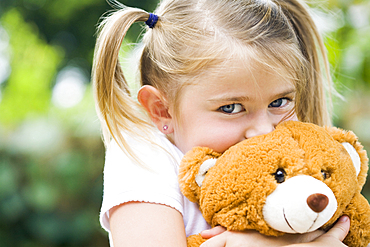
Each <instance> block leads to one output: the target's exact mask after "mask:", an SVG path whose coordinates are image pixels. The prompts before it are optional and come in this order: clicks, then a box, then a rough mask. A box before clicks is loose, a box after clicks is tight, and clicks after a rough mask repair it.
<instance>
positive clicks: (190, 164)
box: [179, 147, 221, 203]
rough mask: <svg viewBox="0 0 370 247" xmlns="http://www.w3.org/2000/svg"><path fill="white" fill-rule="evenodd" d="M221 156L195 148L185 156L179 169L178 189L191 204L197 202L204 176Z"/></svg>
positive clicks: (207, 149) (208, 150)
mask: <svg viewBox="0 0 370 247" xmlns="http://www.w3.org/2000/svg"><path fill="white" fill-rule="evenodd" d="M220 156H221V154H220V153H217V152H214V151H213V150H212V149H210V148H206V147H196V148H193V149H192V150H191V151H189V152H188V153H186V154H185V156H184V157H183V159H182V161H181V165H180V169H179V183H180V189H181V192H182V193H183V195H184V196H186V197H187V198H188V199H189V200H190V201H192V202H196V203H197V202H198V200H199V194H200V186H201V184H202V182H203V179H204V176H205V174H206V173H207V171H208V169H210V168H211V167H212V166H213V165H214V164H215V162H216V160H217V158H218V157H220Z"/></svg>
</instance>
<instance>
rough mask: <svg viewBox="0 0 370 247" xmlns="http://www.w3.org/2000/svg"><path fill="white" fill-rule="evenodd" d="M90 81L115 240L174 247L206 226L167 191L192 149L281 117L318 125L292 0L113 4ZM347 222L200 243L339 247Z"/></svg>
mask: <svg viewBox="0 0 370 247" xmlns="http://www.w3.org/2000/svg"><path fill="white" fill-rule="evenodd" d="M116 4H117V3H116ZM134 22H146V24H147V25H148V28H147V32H146V33H145V35H144V38H143V42H142V43H143V50H142V54H141V58H140V66H139V69H140V80H141V86H142V87H141V89H140V90H139V92H138V95H137V98H138V101H139V102H140V104H138V103H136V101H135V100H134V99H132V98H131V97H130V90H129V88H128V86H127V82H126V80H125V77H124V75H123V72H122V69H121V67H120V63H119V60H118V55H119V50H120V46H121V44H122V41H123V38H124V36H125V34H126V32H127V30H128V29H129V27H130V26H131V25H132V24H133V23H134ZM93 80H94V89H95V99H96V106H97V112H98V115H99V117H100V119H101V123H102V129H103V135H104V141H105V144H106V147H107V154H106V164H105V168H104V198H103V204H102V209H101V218H100V219H101V224H102V226H103V227H104V228H105V229H106V230H107V231H108V232H109V233H110V237H111V244H112V245H113V243H114V246H116V247H117V246H186V238H185V236H187V235H190V234H195V233H198V232H201V231H202V230H206V229H209V225H208V224H207V223H206V222H205V221H204V219H203V218H202V216H201V214H200V212H199V210H198V209H197V206H196V205H194V204H193V203H190V202H189V201H188V200H187V199H186V198H184V197H183V196H182V195H181V193H180V191H179V187H178V182H177V172H178V163H179V162H180V160H181V157H182V154H183V153H185V152H187V151H189V150H190V149H191V148H192V147H195V146H208V147H210V148H213V149H214V150H215V151H217V152H223V151H225V150H226V149H227V148H229V147H230V146H231V145H234V144H236V143H238V142H240V141H242V140H244V139H246V138H251V137H253V136H256V135H261V134H265V133H268V132H270V131H272V130H273V129H274V127H275V126H276V125H277V124H278V123H279V122H281V121H285V120H299V121H304V122H312V123H315V124H319V125H324V124H326V125H328V124H330V116H329V114H328V111H327V106H326V103H325V90H324V88H325V83H327V84H328V85H329V86H330V76H329V69H328V64H327V59H326V55H325V51H324V46H323V44H322V41H321V39H320V37H319V34H318V33H317V30H316V27H315V25H314V23H313V21H312V19H311V17H310V16H309V14H308V12H307V9H306V8H305V6H304V4H303V3H301V2H299V0H186V1H184V0H163V1H162V2H161V3H160V4H159V6H158V8H157V10H156V11H155V14H148V13H147V12H145V11H143V10H141V9H136V8H127V7H124V6H122V8H121V9H120V10H118V11H117V12H115V13H113V14H112V15H110V16H109V17H107V18H105V19H104V21H103V22H102V24H101V26H100V32H99V37H98V40H97V45H96V50H95V59H94V68H93ZM144 110H145V111H144ZM143 112H146V114H144V113H143ZM348 228H349V222H348V218H347V217H343V218H342V220H341V221H339V222H338V223H337V224H336V226H335V227H334V228H333V229H332V230H331V231H329V232H328V233H325V234H323V233H322V232H320V231H316V232H313V233H310V234H304V235H298V236H297V235H285V236H283V237H280V238H271V237H266V236H262V235H260V234H258V233H256V232H253V231H248V232H242V233H236V232H228V231H224V229H222V228H214V229H211V230H208V231H205V232H203V233H202V234H203V236H204V237H206V238H211V237H212V238H211V239H210V240H208V241H207V242H206V243H205V244H204V245H205V246H251V245H253V246H283V245H288V244H294V243H302V242H305V244H300V245H299V246H329V245H330V246H344V245H343V244H342V243H341V241H342V240H343V239H344V237H345V236H346V234H347V232H348ZM328 243H330V244H328Z"/></svg>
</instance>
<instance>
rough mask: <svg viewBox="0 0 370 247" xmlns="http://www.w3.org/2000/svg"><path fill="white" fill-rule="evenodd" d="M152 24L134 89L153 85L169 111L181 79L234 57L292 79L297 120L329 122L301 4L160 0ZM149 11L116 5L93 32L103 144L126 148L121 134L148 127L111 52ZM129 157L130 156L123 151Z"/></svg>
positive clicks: (314, 37) (322, 68)
mask: <svg viewBox="0 0 370 247" xmlns="http://www.w3.org/2000/svg"><path fill="white" fill-rule="evenodd" d="M155 14H156V15H158V17H159V20H158V22H157V24H156V25H155V27H154V28H153V29H149V28H148V27H146V33H145V34H144V37H143V40H142V43H143V52H142V54H141V59H140V68H139V71H140V77H141V78H140V79H141V85H152V86H154V87H155V88H157V89H158V90H159V91H160V92H161V93H162V94H163V95H164V96H165V97H166V99H167V100H168V102H169V103H171V104H174V105H175V106H176V105H178V104H179V101H180V99H181V89H182V88H183V87H184V86H185V85H186V83H187V82H189V81H192V80H193V79H194V78H196V77H198V76H200V75H202V73H207V72H208V71H209V70H211V69H217V68H219V67H220V66H223V65H224V64H225V62H226V61H228V60H230V59H232V58H233V57H235V56H242V57H244V58H246V59H253V60H255V61H256V62H258V63H259V64H263V65H266V66H267V67H269V68H272V69H274V70H280V71H281V70H284V71H285V72H287V73H286V74H287V75H288V76H289V77H290V78H291V79H293V81H294V83H295V86H296V89H297V94H296V108H295V112H296V113H297V116H298V118H299V120H300V121H303V122H311V123H315V124H318V125H330V123H331V121H330V114H329V113H328V107H327V105H326V95H325V94H326V90H325V88H326V86H325V85H327V86H328V88H330V86H331V78H330V71H329V66H328V62H327V57H326V52H325V47H324V45H323V42H322V39H321V37H320V35H319V33H318V31H317V29H316V26H315V24H314V22H313V20H312V19H311V17H310V15H309V13H308V10H307V7H306V5H305V4H304V3H303V2H301V1H299V0H187V1H183V0H163V1H161V2H160V4H159V6H158V8H157V9H156V11H155ZM148 18H149V13H148V12H146V11H144V10H141V9H137V8H130V7H124V6H123V7H122V8H121V9H120V10H118V11H116V12H114V13H113V14H111V15H110V16H108V17H106V18H105V19H104V20H103V21H102V23H101V24H100V27H99V36H98V39H97V44H96V49H95V56H94V65H93V81H94V89H95V93H94V94H95V100H96V108H97V112H98V115H99V117H100V119H101V123H102V129H103V137H104V141H105V144H106V145H107V144H108V142H109V141H110V140H111V138H112V137H113V138H114V139H115V140H116V141H117V142H118V143H119V145H120V146H121V148H123V149H125V150H130V149H129V146H128V145H127V143H126V142H125V140H124V138H123V136H122V134H121V131H128V132H130V131H131V132H135V133H138V130H141V131H145V132H143V133H145V134H143V136H145V135H146V134H147V133H149V132H150V131H148V130H150V128H152V126H153V125H152V123H151V121H150V120H149V119H148V118H147V117H146V116H145V114H143V111H142V110H141V107H140V105H139V104H138V103H137V102H136V101H135V100H134V99H133V98H132V97H131V96H130V90H129V88H128V84H127V82H126V80H125V77H124V75H123V72H122V68H121V66H120V63H119V60H118V55H119V50H120V47H121V44H122V41H123V39H124V37H125V35H126V33H127V30H128V29H129V28H130V26H131V25H132V24H133V23H135V22H144V21H146V20H147V19H148ZM128 152H129V153H130V151H128Z"/></svg>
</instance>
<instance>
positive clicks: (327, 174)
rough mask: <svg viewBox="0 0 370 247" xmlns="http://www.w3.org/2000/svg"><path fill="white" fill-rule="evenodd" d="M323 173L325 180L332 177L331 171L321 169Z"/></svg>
mask: <svg viewBox="0 0 370 247" xmlns="http://www.w3.org/2000/svg"><path fill="white" fill-rule="evenodd" d="M321 175H322V178H323V179H324V180H325V179H328V178H330V173H329V172H328V171H324V170H321Z"/></svg>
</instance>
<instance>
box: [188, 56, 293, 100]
mask: <svg viewBox="0 0 370 247" xmlns="http://www.w3.org/2000/svg"><path fill="white" fill-rule="evenodd" d="M294 89H295V83H294V80H293V79H292V78H291V76H290V74H289V73H288V72H287V71H286V69H284V68H273V67H271V66H269V65H266V64H262V63H259V62H256V61H254V60H251V59H250V60H247V59H241V58H233V59H230V60H228V61H226V62H224V63H223V64H222V65H221V66H217V67H215V68H211V69H209V70H205V71H204V72H203V73H202V74H201V75H199V76H197V77H196V78H195V79H194V80H193V81H191V82H189V83H188V85H186V87H185V88H184V90H185V91H191V92H192V93H194V92H197V91H202V92H203V93H204V95H208V94H220V95H222V94H228V93H230V92H232V93H236V94H240V95H245V96H246V97H250V98H254V97H255V96H254V95H256V94H257V95H261V94H266V93H267V94H271V95H275V94H281V93H283V92H286V91H289V90H290V91H294Z"/></svg>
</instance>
